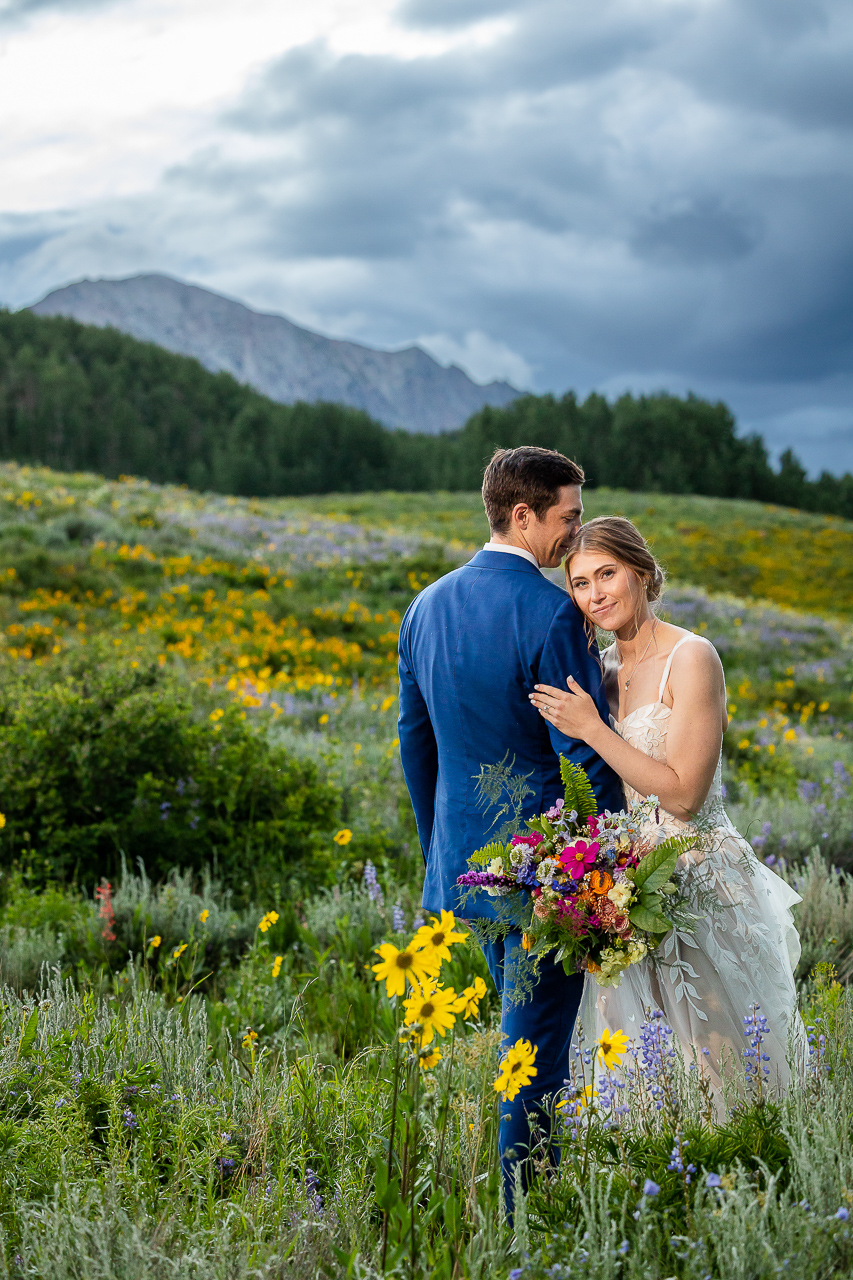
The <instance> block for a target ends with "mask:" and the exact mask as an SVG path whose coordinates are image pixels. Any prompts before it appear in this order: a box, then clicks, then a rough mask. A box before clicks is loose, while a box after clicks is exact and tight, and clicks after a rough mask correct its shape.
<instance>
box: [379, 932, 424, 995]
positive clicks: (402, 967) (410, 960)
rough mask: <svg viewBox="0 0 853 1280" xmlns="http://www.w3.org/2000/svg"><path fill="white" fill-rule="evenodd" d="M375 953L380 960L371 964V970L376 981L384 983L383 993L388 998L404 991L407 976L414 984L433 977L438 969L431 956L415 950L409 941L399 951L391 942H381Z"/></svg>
mask: <svg viewBox="0 0 853 1280" xmlns="http://www.w3.org/2000/svg"><path fill="white" fill-rule="evenodd" d="M376 954H377V955H379V956H381V957H382V960H381V962H380V963H379V964H375V965H373V972H374V973H375V974H376V981H377V982H384V983H385V994H386V995H387V996H388V998H389V999H390V998H391V996H401V995H403V994H404V993H405V990H406V979H407V978H408V980H409V982H411V983H412V985H414V984H415V983H418V982H422V981H424V980H425V979H428V978H432V977H434V976H435V974H436V973H437V971H438V966H437V965H435V964H434V963H432V960H431V957H430V956H428V955H425V954H424V952H423V951H416V950H415V948H414V947H413V946H412V944H411V943H410V944H409V945H408V947H405V948H404V949H403V950H402V951H399V950H398V949H397V947H395V946H394V944H393V943H391V942H383V943H382V946H381V947H377V948H376Z"/></svg>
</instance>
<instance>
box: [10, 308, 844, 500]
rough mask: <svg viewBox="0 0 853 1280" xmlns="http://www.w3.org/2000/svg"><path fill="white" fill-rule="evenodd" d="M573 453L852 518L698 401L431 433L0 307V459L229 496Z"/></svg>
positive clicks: (373, 482)
mask: <svg viewBox="0 0 853 1280" xmlns="http://www.w3.org/2000/svg"><path fill="white" fill-rule="evenodd" d="M519 444H537V445H543V446H545V447H547V448H552V449H559V450H561V451H562V452H564V453H566V454H568V455H569V456H570V457H575V458H577V459H578V460H579V461H580V462H581V463H582V464H583V466H584V468H585V470H586V472H587V476H588V479H589V481H590V483H591V484H592V485H619V486H620V487H622V488H628V489H642V490H646V491H650V492H663V493H676V494H678V493H699V494H716V495H721V496H729V497H741V498H757V499H759V500H760V501H765V502H780V503H783V504H784V505H786V506H800V507H804V508H806V509H807V510H813V511H826V512H835V513H837V514H839V515H848V516H853V477H851V476H850V475H846V476H844V477H841V478H838V477H835V476H832V475H830V474H828V473H826V472H825V473H824V474H823V475H822V476H821V477H820V479H819V480H817V481H810V480H808V479H807V477H806V474H805V471H804V469H803V468H802V466H801V465H800V463H799V462H798V461H797V459H796V458H795V457H794V455H793V454H792V453H791V452H790V450H788V451H786V453H785V454H784V455H783V457H782V459H781V463H780V469H779V471H778V472H774V471H773V469H772V468H771V466H770V462H769V459H768V454H767V449H766V446H765V445H764V443H763V441H762V440H761V438H760V437H759V436H755V435H753V436H748V437H746V438H742V437H739V436H738V435H737V434H736V431H735V423H734V418H733V417H732V414H731V412H730V410H729V409H728V408H727V407H726V406H725V405H724V404H722V403H716V404H711V403H709V402H708V401H706V400H702V399H700V398H699V397H698V396H695V395H692V394H691V395H688V396H686V397H684V398H681V397H678V396H672V395H668V394H666V393H659V394H657V395H651V396H639V397H634V396H632V395H630V394H625V395H623V396H621V397H620V398H619V399H618V400H617V401H616V402H615V403H612V404H611V403H610V402H609V401H607V400H606V399H605V398H604V397H603V396H600V395H595V394H594V395H590V396H589V397H588V398H587V399H586V400H585V401H584V402H583V403H582V404H581V403H579V402H578V400H577V398H576V396H575V394H574V393H573V392H568V393H567V394H566V395H564V396H563V397H562V398H560V399H556V398H555V397H554V396H552V395H545V396H533V395H527V396H521V397H520V398H519V399H518V400H516V401H514V402H513V403H512V404H510V405H508V406H507V407H506V408H503V409H495V408H491V407H486V408H484V409H482V410H481V411H480V412H479V413H477V414H475V415H474V416H473V417H472V418H471V419H469V421H468V422H467V423H466V424H465V426H464V427H463V428H462V429H461V430H460V431H456V432H451V433H448V434H446V435H442V436H429V435H417V434H409V433H407V432H405V431H389V430H386V429H385V428H383V427H382V426H381V425H380V424H379V423H377V422H374V421H373V420H372V419H370V418H369V417H368V416H367V415H366V414H364V413H362V412H360V411H359V410H356V409H350V408H346V407H345V406H343V405H336V404H311V405H309V404H304V403H298V404H295V405H280V404H276V403H274V402H273V401H271V400H268V399H267V398H266V397H264V396H261V395H259V394H257V393H256V392H254V391H252V390H251V389H250V388H248V387H246V386H242V385H241V384H239V383H238V382H236V380H235V379H234V378H232V377H231V376H230V375H229V374H226V373H217V374H213V373H209V372H208V371H207V370H206V369H204V368H203V366H202V365H201V364H200V363H199V362H198V361H196V360H192V359H189V358H187V357H185V356H177V355H173V354H172V353H170V352H168V351H165V350H163V349H162V348H160V347H157V346H155V345H154V344H152V343H145V342H138V341H137V340H136V339H134V338H131V337H128V336H127V335H125V334H121V333H119V332H117V331H116V330H114V329H100V328H96V327H94V326H91V325H81V324H78V323H77V321H75V320H70V319H66V318H64V317H60V316H52V317H51V316H35V315H33V314H32V313H31V312H28V311H19V312H16V313H14V314H10V313H9V312H0V456H2V457H4V458H10V459H16V460H17V461H19V462H38V463H42V464H45V465H48V466H52V467H57V468H61V469H64V470H68V471H74V470H81V469H87V470H92V471H98V472H100V473H102V474H103V475H106V476H111V477H116V476H118V475H120V474H122V473H124V474H127V473H130V474H134V475H141V476H147V477H148V478H149V479H151V480H157V481H169V482H173V483H179V484H187V485H189V486H191V487H192V488H194V489H202V490H203V489H210V490H214V491H218V492H220V493H239V494H255V495H264V494H288V493H289V494H303V493H329V492H336V491H337V492H341V493H353V492H358V491H360V490H370V489H374V490H381V489H390V488H395V489H401V490H414V491H423V490H429V489H438V488H442V489H452V490H460V489H476V488H479V485H480V481H481V478H482V471H483V466H484V464H485V462H486V461H487V459H488V458H489V457H490V455H491V454H492V452H493V451H494V449H495V448H496V447H497V446H514V445H519Z"/></svg>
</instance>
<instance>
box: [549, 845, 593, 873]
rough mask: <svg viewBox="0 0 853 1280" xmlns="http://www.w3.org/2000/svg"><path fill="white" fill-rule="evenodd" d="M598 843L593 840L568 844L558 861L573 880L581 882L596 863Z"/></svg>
mask: <svg viewBox="0 0 853 1280" xmlns="http://www.w3.org/2000/svg"><path fill="white" fill-rule="evenodd" d="M598 849H599V845H598V841H597V840H593V841H591V842H588V841H586V840H576V841H575V842H574V844H567V845H566V847H565V849H564V850H563V852H562V853H561V854H560V857H559V859H558V861H559V863H560V865H561V866H562V868H563V870H564V871H565V872H566V873H567V874H568V875H570V876H571V877H572V879H573V880H580V879H581V877H582V876H585V875H586V873H587V871H588V870H589V868H590V867H591V866H592V865H593V863H594V862H595V859H596V857H597V856H598Z"/></svg>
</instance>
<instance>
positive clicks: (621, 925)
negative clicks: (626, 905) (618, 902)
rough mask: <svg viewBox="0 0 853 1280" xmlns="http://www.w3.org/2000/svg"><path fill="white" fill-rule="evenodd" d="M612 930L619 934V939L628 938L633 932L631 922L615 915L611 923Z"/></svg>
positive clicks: (626, 918) (624, 917)
mask: <svg viewBox="0 0 853 1280" xmlns="http://www.w3.org/2000/svg"><path fill="white" fill-rule="evenodd" d="M613 928H614V929H615V930H616V932H617V933H618V934H619V937H620V938H628V937H630V935H631V934H632V933H633V932H634V930H633V929H632V928H631V921H630V920H629V919H628V917H627V916H623V915H621V914H620V915H617V916H616V918H615V919H614V921H613Z"/></svg>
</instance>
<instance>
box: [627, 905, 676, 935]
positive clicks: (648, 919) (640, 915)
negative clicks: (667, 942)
mask: <svg viewBox="0 0 853 1280" xmlns="http://www.w3.org/2000/svg"><path fill="white" fill-rule="evenodd" d="M628 919H629V920H630V921H631V924H632V925H633V926H634V928H635V929H642V930H643V932H644V933H668V932H669V930H670V929H671V928H672V924H671V923H670V921H669V920H667V918H666V916H664V915H661V913H660V912H659V911H652V910H651V909H650V908H649V907H645V906H643V904H642V903H640V902H638V903H637V905H636V906H634V907H632V908H631V911H630V913H629V915H628Z"/></svg>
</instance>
